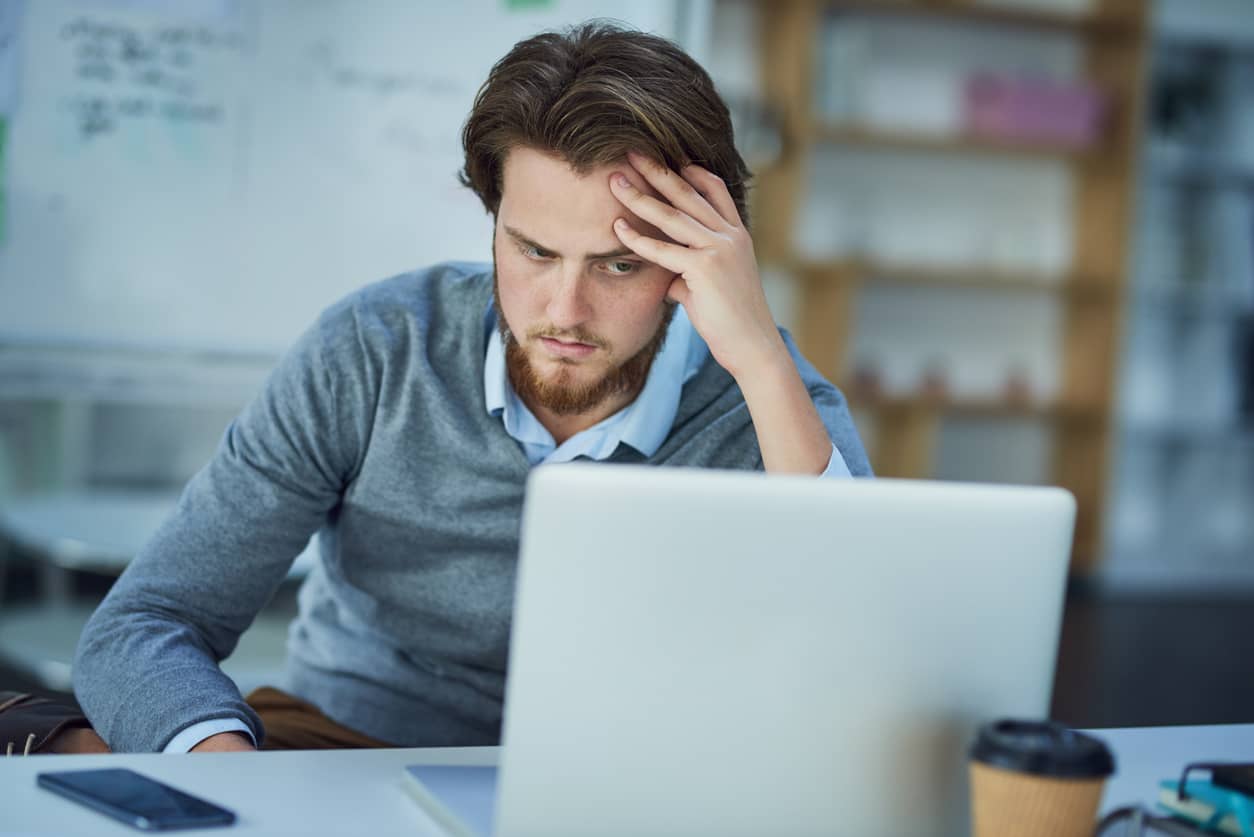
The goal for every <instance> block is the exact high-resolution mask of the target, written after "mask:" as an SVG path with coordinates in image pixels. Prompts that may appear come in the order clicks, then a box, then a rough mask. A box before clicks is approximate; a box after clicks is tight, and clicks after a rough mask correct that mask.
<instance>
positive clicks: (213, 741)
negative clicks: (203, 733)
mask: <svg viewBox="0 0 1254 837" xmlns="http://www.w3.org/2000/svg"><path fill="white" fill-rule="evenodd" d="M255 749H257V748H256V747H254V746H253V742H252V739H251V738H249V737H248V736H247V735H245V734H244V733H242V732H220V733H218V734H217V735H211V736H209V737H208V738H206V739H205V740H204V741H202V742H200V743H199V744H197V745H196V746H195V747H192V749H191V751H190V752H193V753H230V752H247V751H250V750H255Z"/></svg>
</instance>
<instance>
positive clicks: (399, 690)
mask: <svg viewBox="0 0 1254 837" xmlns="http://www.w3.org/2000/svg"><path fill="white" fill-rule="evenodd" d="M491 294H492V283H491V270H490V266H485V265H470V264H444V265H438V266H436V267H433V268H430V269H428V270H424V271H418V272H414V273H409V274H405V275H402V276H398V277H396V278H393V279H389V280H387V281H384V282H380V283H378V284H375V285H371V286H369V287H366V288H364V289H362V290H360V291H358V292H356V293H354V294H352V295H351V296H349V297H348V298H346V299H345V300H343V301H341V302H340V303H338V304H336V305H334V306H333V307H331V308H330V309H328V310H327V311H326V312H325V313H324V314H323V315H322V316H321V317H320V318H319V320H318V321H317V323H316V324H315V325H314V326H313V327H312V328H311V329H310V330H309V331H308V332H307V333H306V334H305V335H303V336H302V337H301V338H300V340H299V341H298V342H297V343H296V344H295V345H294V346H293V347H292V349H291V350H290V351H289V352H288V353H287V354H286V355H285V356H284V358H283V359H282V361H280V363H279V365H278V366H277V368H276V369H275V371H274V372H273V373H272V374H271V376H270V378H269V379H268V381H267V383H266V385H265V387H264V388H263V390H262V391H261V393H260V394H259V395H258V396H257V398H256V399H255V400H254V401H253V402H252V403H251V404H249V405H248V406H247V407H246V408H245V409H244V411H243V412H242V413H241V414H240V415H239V417H238V418H237V419H236V420H235V421H234V422H232V424H231V425H230V427H229V428H228V429H227V431H226V433H225V435H224V437H223V439H222V442H221V445H220V446H219V448H218V450H217V452H216V453H215V455H214V457H213V459H212V460H211V461H210V462H209V464H208V465H207V466H206V467H205V468H204V469H203V470H201V471H200V472H199V473H198V474H197V475H196V476H195V477H194V478H193V479H192V480H191V481H190V482H189V483H188V485H187V487H186V489H185V490H184V492H183V495H182V497H181V499H180V501H179V504H178V508H177V510H176V511H175V513H174V514H173V515H172V516H171V517H170V519H169V520H167V521H165V523H164V524H163V525H162V526H161V528H160V529H159V530H158V531H157V533H156V534H155V535H154V536H153V538H152V540H151V541H150V542H149V543H148V544H147V545H146V546H145V547H144V549H143V550H142V551H141V552H140V554H139V555H138V556H136V558H135V560H134V561H133V562H132V563H131V565H130V566H129V567H128V568H127V570H126V572H124V573H123V574H122V577H121V578H120V579H119V580H118V582H117V584H115V585H114V587H113V589H112V591H111V592H110V593H109V595H108V597H107V598H106V599H105V601H104V602H103V603H102V604H101V606H100V608H99V609H98V610H97V611H96V613H95V615H94V616H93V617H92V619H91V621H90V622H89V623H88V624H87V627H86V628H85V629H84V631H83V635H82V638H81V640H80V642H79V648H78V653H77V656H76V659H75V663H74V687H75V692H76V694H77V696H78V698H79V701H80V702H81V703H82V706H83V708H84V710H85V712H86V713H87V716H88V718H89V719H90V720H91V722H92V723H93V725H95V727H96V729H97V730H98V731H99V732H100V734H101V735H102V736H103V737H104V739H105V740H106V741H107V742H108V743H109V745H110V746H111V747H112V748H113V749H114V750H116V751H157V750H161V749H163V748H164V747H165V745H166V744H167V743H168V742H169V741H170V740H171V739H172V738H173V737H174V736H175V735H176V734H177V733H178V732H179V731H181V730H182V729H184V728H186V727H188V726H191V725H192V724H195V723H199V722H201V721H206V720H211V719H217V718H237V719H240V720H242V721H244V723H246V724H248V726H249V727H250V728H251V729H252V731H253V733H254V735H256V737H257V739H258V740H261V738H262V736H263V730H262V726H261V722H260V720H259V719H258V717H257V715H256V713H254V712H253V710H252V709H251V708H250V707H249V706H248V705H247V704H246V703H245V702H244V701H243V699H242V698H241V696H240V693H239V691H238V689H237V688H236V687H235V684H234V683H233V682H232V681H231V680H230V679H229V678H228V677H227V676H226V675H225V674H223V673H222V671H221V670H220V669H219V667H218V663H219V662H220V661H221V660H222V659H223V658H225V657H227V656H228V655H229V654H230V653H231V651H232V650H233V649H234V648H235V644H236V642H237V640H238V637H239V635H240V634H241V633H242V632H243V631H244V629H245V628H247V627H248V625H249V624H250V623H251V622H252V620H253V618H254V616H255V615H256V614H257V612H258V611H259V610H260V609H261V608H262V606H264V605H265V604H266V602H267V601H268V600H269V598H270V597H271V595H272V594H273V593H274V591H275V588H276V587H277V586H278V585H279V583H280V582H281V581H282V580H283V578H284V575H285V574H286V572H287V570H288V568H289V566H290V565H291V563H292V561H293V559H294V558H295V556H296V555H297V554H298V553H299V552H300V551H301V549H302V548H303V547H304V545H305V542H306V541H307V540H308V538H309V537H310V535H311V534H312V533H314V532H315V531H319V532H320V538H319V543H320V545H321V555H320V560H319V562H318V564H317V566H316V568H315V569H314V570H313V572H312V573H311V575H310V576H309V577H308V578H307V579H306V580H305V582H304V584H303V587H302V588H301V591H300V612H299V616H298V617H297V618H296V620H295V621H294V622H293V624H292V627H291V631H290V635H289V638H288V659H287V663H286V666H285V670H284V672H283V673H282V677H281V678H280V679H279V682H278V685H279V686H280V688H283V689H285V690H287V691H289V692H291V693H293V694H295V695H297V696H299V697H302V698H304V699H306V700H308V701H311V702H312V703H314V704H316V705H317V706H318V707H320V708H321V709H322V711H323V712H325V713H326V714H327V715H328V716H330V717H331V718H332V719H334V720H336V721H338V722H340V723H342V724H344V725H345V726H348V727H351V728H353V729H356V730H359V731H361V732H363V733H365V734H366V735H369V736H372V737H374V738H378V739H381V740H383V741H388V742H392V743H395V744H398V745H404V746H458V745H479V744H495V743H497V742H498V739H499V734H500V722H501V709H502V697H503V694H504V686H505V669H506V659H507V654H508V650H509V642H508V641H509V630H510V617H511V607H512V603H513V592H514V574H515V562H516V560H517V556H518V528H519V520H520V512H521V507H522V501H523V485H524V482H525V480H526V477H527V472H528V470H529V465H528V462H527V459H526V457H525V456H524V454H523V452H522V450H521V449H520V447H519V445H518V443H517V442H516V441H515V440H514V439H512V438H511V437H510V436H509V435H507V433H506V432H505V430H504V428H503V427H502V423H501V420H500V419H499V418H497V417H493V416H491V415H489V414H488V412H487V411H486V408H485V406H484V393H483V364H484V357H485V352H486V346H487V337H488V329H489V328H490V322H491V321H490V319H487V318H486V316H485V315H486V312H488V311H489V310H490V300H491ZM785 339H786V340H787V342H788V346H789V349H790V350H791V351H792V352H793V356H794V357H795V358H796V362H797V365H798V368H799V369H800V371H801V374H802V377H803V378H804V380H805V382H806V384H807V386H808V388H809V391H810V394H811V396H812V397H813V398H814V402H815V405H816V406H817V408H818V410H819V414H820V415H821V416H822V418H823V421H824V423H825V424H826V426H827V428H828V430H829V432H830V433H831V437H832V440H833V442H834V443H835V444H836V446H837V448H838V449H839V451H840V453H841V455H842V456H843V457H844V460H845V463H846V464H847V465H848V466H849V469H850V471H851V472H852V473H853V474H854V475H855V476H857V475H865V474H868V473H869V472H870V469H869V466H868V465H867V460H866V456H865V454H864V452H863V450H862V446H861V443H860V442H859V440H858V436H857V433H856V431H855V429H854V427H853V424H852V422H851V420H850V417H849V414H848V411H847V410H846V407H845V402H844V399H843V398H842V397H841V395H840V393H839V392H838V391H837V390H836V389H835V387H833V386H832V385H831V384H829V383H827V382H826V381H824V380H823V379H822V378H821V377H820V376H819V375H818V374H817V372H815V370H814V369H813V368H812V367H811V366H810V364H809V363H807V362H806V361H805V360H804V359H803V358H802V357H801V356H800V355H799V354H797V351H796V349H795V347H794V346H793V344H792V341H791V339H789V338H787V335H785ZM610 461H614V462H631V463H640V462H647V463H651V464H658V465H685V466H700V467H707V468H732V469H760V468H761V467H762V460H761V455H760V453H759V451H758V445H757V440H756V437H755V435H754V430H753V425H752V423H751V422H750V419H749V413H748V409H747V407H746V406H745V402H744V399H743V397H742V396H741V394H740V390H739V389H738V388H737V386H736V384H735V382H734V381H733V380H732V378H731V376H730V375H728V374H727V372H725V371H724V370H723V369H722V368H721V367H719V366H718V365H717V363H715V362H714V361H713V360H712V359H710V360H707V361H706V363H705V364H704V366H703V367H702V368H701V369H700V371H699V372H698V373H697V374H696V376H694V377H693V378H692V379H691V380H690V381H688V383H687V384H686V385H685V386H684V389H683V395H682V398H681V400H680V405H679V410H678V414H677V415H676V417H675V423H674V425H673V427H672V428H671V431H670V433H669V435H668V436H667V438H666V440H665V442H663V444H662V446H661V448H659V449H658V451H657V452H656V453H655V454H654V455H653V456H650V457H644V456H642V455H641V454H640V453H638V452H636V451H634V450H633V449H631V448H630V447H628V446H626V445H621V446H620V447H619V449H618V450H617V451H615V453H614V454H613V455H612V456H611V458H610ZM624 514H629V511H628V510H624ZM276 674H277V672H276Z"/></svg>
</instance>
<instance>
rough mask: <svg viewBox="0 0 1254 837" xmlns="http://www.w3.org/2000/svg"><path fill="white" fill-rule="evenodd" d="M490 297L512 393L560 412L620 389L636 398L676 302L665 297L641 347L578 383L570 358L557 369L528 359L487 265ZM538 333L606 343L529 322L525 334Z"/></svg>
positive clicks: (595, 403) (590, 404) (585, 407)
mask: <svg viewBox="0 0 1254 837" xmlns="http://www.w3.org/2000/svg"><path fill="white" fill-rule="evenodd" d="M492 298H493V301H494V302H495V304H496V326H497V329H498V330H499V331H500V333H501V343H502V345H504V347H505V372H506V374H507V375H508V376H509V382H510V385H511V386H512V387H513V388H514V392H515V394H517V395H518V397H519V398H521V399H522V401H523V403H524V404H526V405H527V406H528V407H531V408H532V409H535V408H536V407H541V408H543V409H545V410H548V411H550V412H552V413H554V414H556V415H559V416H573V415H578V414H580V413H586V412H589V411H591V410H593V409H595V408H597V407H599V406H601V405H602V404H604V403H605V402H606V401H607V400H609V399H611V398H615V397H620V396H623V395H627V396H630V397H631V398H635V396H637V395H639V394H640V391H641V390H642V389H644V384H645V381H646V380H648V377H649V370H650V369H651V368H652V367H653V359H654V358H655V357H657V353H658V352H660V351H661V350H662V346H663V344H664V343H665V342H666V330H667V328H668V327H669V326H670V324H671V320H672V319H673V318H674V316H675V307H676V305H677V303H675V302H672V301H670V300H666V301H665V303H663V305H664V310H663V313H662V321H661V323H659V324H658V327H657V330H656V331H654V333H653V336H652V337H650V338H649V342H648V343H645V345H644V347H643V348H641V349H640V351H638V352H636V353H635V354H634V355H632V356H631V357H630V358H628V359H627V360H626V362H624V363H621V364H619V365H618V366H616V367H614V368H613V369H611V370H609V371H608V372H606V373H605V374H604V375H602V376H601V378H600V379H599V380H596V381H591V382H586V383H581V382H579V381H577V380H576V379H575V364H573V363H569V362H566V361H560V360H559V361H558V364H559V365H558V368H557V371H556V373H553V374H550V375H547V376H546V375H543V374H541V373H540V371H539V370H538V369H536V367H535V364H533V363H532V362H531V358H530V356H529V355H528V354H527V351H526V350H525V349H524V348H523V347H522V346H521V345H520V344H519V342H518V340H517V339H516V338H515V337H514V333H513V332H512V331H510V328H509V324H508V323H506V322H505V314H504V311H503V309H502V307H501V293H500V285H499V283H498V282H497V278H496V270H495V269H493V271H492ZM539 337H562V338H564V339H567V340H577V341H579V342H580V343H587V344H589V345H592V346H596V347H598V348H600V349H606V348H608V345H607V344H606V342H605V341H604V340H602V339H601V338H600V337H598V336H596V335H595V334H592V333H590V332H586V331H584V330H582V329H579V328H576V329H567V330H565V331H559V330H558V329H553V328H534V329H532V330H531V331H530V332H529V333H528V334H527V338H528V339H536V338H539Z"/></svg>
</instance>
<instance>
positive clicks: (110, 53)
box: [58, 16, 244, 140]
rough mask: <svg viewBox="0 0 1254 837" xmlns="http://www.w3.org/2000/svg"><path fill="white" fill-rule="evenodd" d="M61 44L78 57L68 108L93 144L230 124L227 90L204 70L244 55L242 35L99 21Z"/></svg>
mask: <svg viewBox="0 0 1254 837" xmlns="http://www.w3.org/2000/svg"><path fill="white" fill-rule="evenodd" d="M58 37H59V41H60V43H61V44H62V45H63V46H64V47H65V48H66V49H68V50H69V51H70V55H71V60H72V62H73V73H74V78H75V89H74V93H73V94H72V95H70V96H69V97H68V98H67V99H66V102H65V104H66V107H67V108H68V109H69V110H70V112H71V113H72V114H73V116H74V119H75V125H76V128H77V130H78V132H79V134H80V135H81V136H82V137H83V138H84V139H85V140H90V139H92V138H96V137H102V136H106V135H109V134H113V133H117V132H118V131H120V130H123V129H124V128H125V126H126V125H127V124H129V123H141V122H151V121H154V120H156V121H160V122H165V123H170V124H205V125H212V124H217V123H220V122H222V120H223V118H224V115H225V110H226V107H227V103H226V101H225V98H224V97H223V95H222V92H221V90H220V89H218V88H215V87H214V86H212V85H206V84H204V77H205V76H204V70H205V67H206V65H207V64H208V63H211V62H216V61H217V60H221V58H222V57H229V56H232V55H237V54H239V53H241V52H242V51H243V49H244V38H243V36H242V35H241V34H240V33H239V32H234V31H229V30H221V29H215V28H213V27H209V26H205V25H193V26H171V25H169V24H161V23H154V24H151V25H147V26H144V25H140V24H132V23H120V22H117V21H110V20H106V19H102V18H98V17H91V16H80V17H78V18H75V19H73V20H71V21H68V22H67V23H65V24H64V25H63V26H62V27H61V29H60V32H59V33H58Z"/></svg>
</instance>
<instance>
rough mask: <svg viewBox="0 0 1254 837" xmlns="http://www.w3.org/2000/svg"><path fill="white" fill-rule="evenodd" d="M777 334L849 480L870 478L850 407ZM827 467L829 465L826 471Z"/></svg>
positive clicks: (788, 338) (787, 337)
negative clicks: (841, 460) (807, 392)
mask: <svg viewBox="0 0 1254 837" xmlns="http://www.w3.org/2000/svg"><path fill="white" fill-rule="evenodd" d="M780 334H782V335H783V337H784V344H785V345H786V346H787V347H788V352H789V353H790V354H791V355H792V359H793V362H794V363H796V365H797V371H798V372H799V373H800V374H801V380H802V382H804V383H805V385H806V389H807V390H808V391H809V393H810V398H811V400H813V401H814V408H815V409H816V410H818V413H819V418H820V419H821V420H822V421H823V426H824V427H826V428H827V434H828V435H829V436H830V437H831V439H832V444H833V445H834V446H835V447H836V451H837V453H839V454H840V457H841V458H842V459H843V460H844V464H845V467H846V468H847V469H848V474H849V476H854V477H869V476H873V474H872V472H871V463H870V462H869V461H868V460H867V455H866V451H865V450H864V449H863V447H862V439H861V438H860V437H859V436H858V428H857V427H856V426H855V425H854V423H853V416H851V415H850V414H849V405H848V403H847V402H846V401H845V396H844V395H843V394H842V393H841V391H840V390H839V389H837V388H836V386H835V385H834V384H832V383H830V382H828V381H827V379H826V378H824V377H823V376H822V375H820V374H819V372H818V370H817V369H815V368H814V365H813V364H811V363H810V361H808V360H806V358H805V356H804V355H802V354H801V351H800V350H799V349H798V348H797V344H796V343H794V342H793V339H792V335H791V334H789V333H788V332H787V330H785V329H782V328H781V329H780ZM830 467H831V466H830V464H829V469H830Z"/></svg>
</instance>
